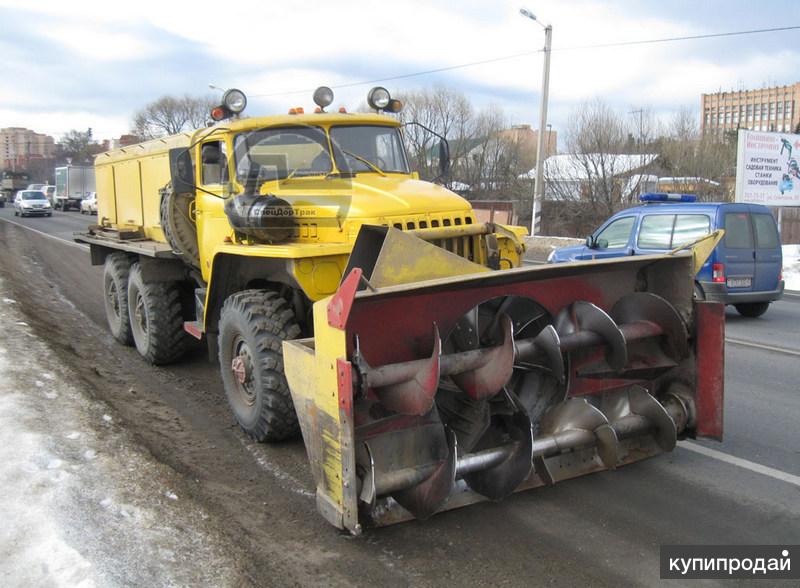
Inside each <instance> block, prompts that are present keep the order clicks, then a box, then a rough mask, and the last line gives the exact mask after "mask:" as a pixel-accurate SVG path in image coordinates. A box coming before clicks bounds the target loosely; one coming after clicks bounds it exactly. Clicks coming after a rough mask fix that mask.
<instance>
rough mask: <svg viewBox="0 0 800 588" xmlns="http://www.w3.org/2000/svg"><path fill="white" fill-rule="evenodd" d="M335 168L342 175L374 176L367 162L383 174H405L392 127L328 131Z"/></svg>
mask: <svg viewBox="0 0 800 588" xmlns="http://www.w3.org/2000/svg"><path fill="white" fill-rule="evenodd" d="M331 143H332V144H333V152H334V155H335V157H336V167H338V168H339V169H340V170H342V171H350V172H355V173H359V172H374V171H375V169H374V168H372V167H370V166H369V165H368V164H367V163H366V161H368V162H369V163H371V164H373V165H374V166H375V167H377V168H378V169H380V170H381V171H384V172H396V173H401V174H407V173H408V162H407V161H406V157H405V152H404V151H403V143H402V141H401V140H400V133H399V132H398V129H397V128H395V127H386V126H378V125H348V126H335V127H331Z"/></svg>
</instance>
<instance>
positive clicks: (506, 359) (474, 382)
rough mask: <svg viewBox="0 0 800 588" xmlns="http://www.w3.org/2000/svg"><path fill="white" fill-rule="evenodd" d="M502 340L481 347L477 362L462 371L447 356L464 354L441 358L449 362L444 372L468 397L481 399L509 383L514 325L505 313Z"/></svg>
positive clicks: (501, 321) (512, 362)
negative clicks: (492, 345) (484, 347)
mask: <svg viewBox="0 0 800 588" xmlns="http://www.w3.org/2000/svg"><path fill="white" fill-rule="evenodd" d="M499 323H500V327H501V329H502V334H503V342H502V343H501V344H500V345H497V346H496V347H491V348H488V349H481V350H480V356H479V358H478V361H477V362H474V364H473V365H471V366H469V368H468V369H465V370H463V371H461V369H460V367H459V366H457V365H451V362H450V361H449V359H450V357H452V358H455V357H457V356H459V355H460V356H467V354H456V355H454V356H450V357H447V358H445V359H444V361H446V362H447V363H448V369H447V373H448V374H449V375H450V377H451V378H452V380H453V382H454V383H455V385H456V386H458V387H459V388H460V389H461V390H462V391H463V392H465V393H467V394H468V395H469V396H470V397H472V398H474V399H476V400H481V399H483V398H488V397H490V396H494V395H495V394H497V393H498V392H499V391H500V390H501V389H502V388H503V386H505V385H506V383H508V380H509V379H510V378H511V374H512V373H513V372H514V327H513V325H512V323H511V319H510V318H509V317H508V316H507V315H502V316H501V317H500V319H499Z"/></svg>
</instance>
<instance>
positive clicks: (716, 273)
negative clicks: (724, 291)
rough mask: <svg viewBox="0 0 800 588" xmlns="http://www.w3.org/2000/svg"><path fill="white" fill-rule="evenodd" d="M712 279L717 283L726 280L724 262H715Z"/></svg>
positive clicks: (712, 268) (712, 267)
mask: <svg viewBox="0 0 800 588" xmlns="http://www.w3.org/2000/svg"><path fill="white" fill-rule="evenodd" d="M711 281H712V282H717V283H719V282H724V281H725V264H724V263H715V264H713V265H712V266H711Z"/></svg>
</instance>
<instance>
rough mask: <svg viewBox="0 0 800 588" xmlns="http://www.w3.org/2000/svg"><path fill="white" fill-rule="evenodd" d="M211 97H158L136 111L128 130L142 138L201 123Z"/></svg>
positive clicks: (203, 120) (170, 133)
mask: <svg viewBox="0 0 800 588" xmlns="http://www.w3.org/2000/svg"><path fill="white" fill-rule="evenodd" d="M213 106H214V100H213V98H211V97H208V96H189V95H185V96H183V97H174V96H162V97H161V98H159V99H158V100H155V101H154V102H151V103H149V104H148V105H146V106H145V107H144V108H142V109H141V110H139V111H138V112H137V113H136V114H135V115H134V117H133V125H132V126H133V128H132V130H131V132H132V133H133V134H134V135H136V136H137V137H141V138H143V139H154V138H156V137H162V136H164V135H174V134H176V133H180V132H182V131H188V130H192V129H197V128H200V127H202V126H205V124H206V121H207V120H208V117H209V112H210V111H211V108H212V107H213Z"/></svg>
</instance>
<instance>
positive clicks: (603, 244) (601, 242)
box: [594, 239, 608, 249]
mask: <svg viewBox="0 0 800 588" xmlns="http://www.w3.org/2000/svg"><path fill="white" fill-rule="evenodd" d="M594 246H595V247H596V248H597V249H608V239H595V242H594Z"/></svg>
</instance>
